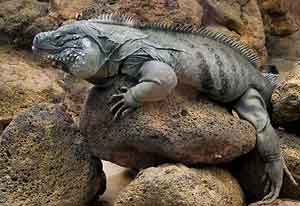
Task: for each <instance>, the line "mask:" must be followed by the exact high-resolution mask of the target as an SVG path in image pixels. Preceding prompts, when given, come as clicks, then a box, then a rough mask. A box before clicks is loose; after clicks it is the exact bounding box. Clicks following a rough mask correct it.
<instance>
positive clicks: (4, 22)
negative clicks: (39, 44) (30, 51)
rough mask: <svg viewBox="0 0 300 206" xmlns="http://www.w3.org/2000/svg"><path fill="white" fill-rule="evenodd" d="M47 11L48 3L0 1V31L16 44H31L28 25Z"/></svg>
mask: <svg viewBox="0 0 300 206" xmlns="http://www.w3.org/2000/svg"><path fill="white" fill-rule="evenodd" d="M47 13H48V3H46V2H41V1H33V0H3V1H0V32H3V33H5V34H7V35H8V36H9V37H10V39H11V40H13V41H14V42H15V43H17V44H18V45H22V46H23V45H28V44H31V38H32V31H30V25H32V24H33V23H34V22H35V20H37V19H38V18H40V17H43V16H46V15H47Z"/></svg>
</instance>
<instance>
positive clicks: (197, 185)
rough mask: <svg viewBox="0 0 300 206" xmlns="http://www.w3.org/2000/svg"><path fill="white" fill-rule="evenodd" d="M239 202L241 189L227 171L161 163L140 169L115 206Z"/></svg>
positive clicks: (225, 205)
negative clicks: (157, 165)
mask: <svg viewBox="0 0 300 206" xmlns="http://www.w3.org/2000/svg"><path fill="white" fill-rule="evenodd" d="M146 205H160V206H173V205H180V206H228V205H230V206H242V205H244V201H243V193H242V190H241V188H240V186H239V184H238V183H237V181H236V180H235V179H234V178H233V177H232V176H231V175H230V173H229V172H227V171H226V170H223V169H218V168H201V169H193V168H188V167H186V166H184V165H161V166H159V167H151V168H147V169H145V170H143V171H141V172H140V173H139V174H138V175H137V177H136V179H135V180H134V181H132V182H131V183H130V184H129V185H128V186H127V187H126V188H125V189H124V190H123V191H122V192H121V194H120V195H119V196H118V198H117V199H116V201H115V206H146Z"/></svg>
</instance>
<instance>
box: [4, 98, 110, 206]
mask: <svg viewBox="0 0 300 206" xmlns="http://www.w3.org/2000/svg"><path fill="white" fill-rule="evenodd" d="M83 140H84V138H83V137H82V135H81V134H80V133H79V131H78V130H77V129H76V128H75V127H74V126H73V121H72V119H71V118H70V117H69V116H68V115H67V114H66V113H65V111H64V110H63V108H62V107H60V106H58V105H52V104H40V105H37V106H34V107H32V108H30V109H28V110H26V111H25V112H24V113H20V114H19V115H18V116H17V117H16V118H15V119H14V120H13V121H12V122H11V123H10V125H9V126H8V127H7V128H6V129H5V131H4V132H3V134H2V136H1V137H0V163H1V164H0V197H1V198H0V204H1V205H3V206H12V205H14V206H18V205H20V206H21V205H45V206H50V205H64V206H81V205H85V204H86V203H87V202H89V201H91V200H92V199H94V198H95V197H96V196H97V194H102V193H103V192H104V190H105V181H106V180H105V174H104V173H103V171H102V163H101V161H100V160H98V159H96V158H94V157H92V156H91V154H90V152H89V150H88V147H87V145H86V143H85V142H84V141H83Z"/></svg>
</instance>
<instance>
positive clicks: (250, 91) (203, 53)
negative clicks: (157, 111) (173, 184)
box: [32, 15, 292, 203]
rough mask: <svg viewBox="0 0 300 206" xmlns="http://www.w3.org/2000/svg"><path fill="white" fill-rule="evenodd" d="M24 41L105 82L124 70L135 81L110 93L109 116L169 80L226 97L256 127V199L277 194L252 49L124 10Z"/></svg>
mask: <svg viewBox="0 0 300 206" xmlns="http://www.w3.org/2000/svg"><path fill="white" fill-rule="evenodd" d="M32 49H33V52H34V53H36V54H39V55H41V56H43V57H45V58H47V59H50V60H54V61H55V62H56V63H58V64H59V65H60V66H61V68H62V69H63V70H64V71H65V72H68V73H70V74H72V75H74V76H75V77H78V78H82V79H86V80H88V81H89V82H91V83H94V84H96V85H98V86H103V87H108V86H110V84H111V83H112V82H113V81H114V79H115V77H116V76H118V75H126V76H128V77H130V79H131V80H132V81H134V82H135V83H136V84H135V86H133V87H131V88H126V87H124V88H122V89H121V90H120V93H118V94H114V95H113V96H112V97H111V99H110V102H111V103H112V106H111V108H110V111H111V112H112V113H113V115H114V120H116V119H118V118H119V117H123V116H125V115H126V114H128V113H129V112H131V111H133V110H134V109H136V108H137V107H139V106H141V105H142V104H143V102H148V101H159V100H162V99H164V98H165V97H166V96H167V95H168V94H169V93H170V92H171V91H172V90H173V89H174V88H175V87H176V85H177V82H180V83H183V84H188V85H191V86H192V87H195V88H197V89H198V90H199V92H201V93H204V94H206V95H207V96H209V97H210V98H211V99H213V100H216V101H219V102H222V103H231V105H232V106H233V109H235V110H236V111H237V113H238V114H239V116H240V117H241V118H243V119H245V120H248V121H249V122H250V123H252V124H253V125H254V127H255V128H256V131H257V149H258V152H259V154H260V156H261V157H262V159H263V160H264V162H265V174H266V176H265V177H266V190H267V191H268V194H267V195H266V196H265V197H264V198H263V200H262V201H261V202H260V203H267V202H272V201H273V200H275V199H276V198H277V197H278V196H279V192H280V189H281V186H282V180H283V171H284V169H285V171H286V172H287V173H288V174H290V173H289V171H288V170H287V168H286V167H285V164H284V161H283V159H282V156H281V153H280V147H279V139H278V137H277V135H276V133H275V131H274V129H273V127H272V126H271V123H270V119H269V116H268V113H267V105H268V104H269V102H270V96H271V94H272V85H271V84H270V83H269V81H268V80H266V78H264V77H263V76H262V75H261V73H260V72H259V71H258V70H257V69H256V67H257V65H259V58H258V57H257V55H256V54H255V53H254V52H253V51H252V50H251V49H249V48H247V47H246V46H244V45H243V44H241V43H240V42H239V41H237V40H234V39H232V38H229V37H227V36H225V35H224V34H221V33H218V32H212V31H210V30H209V29H207V28H205V27H200V28H196V27H194V26H190V25H184V26H170V25H167V24H165V25H161V24H151V25H150V24H144V23H140V22H138V21H135V20H133V19H132V18H130V17H127V16H125V15H121V16H120V15H102V16H99V17H98V18H96V19H91V20H81V21H76V22H73V23H70V24H67V25H64V26H62V27H60V28H58V29H57V30H54V31H49V32H43V33H40V34H38V35H36V36H35V38H34V40H33V46H32ZM290 178H292V177H291V175H290Z"/></svg>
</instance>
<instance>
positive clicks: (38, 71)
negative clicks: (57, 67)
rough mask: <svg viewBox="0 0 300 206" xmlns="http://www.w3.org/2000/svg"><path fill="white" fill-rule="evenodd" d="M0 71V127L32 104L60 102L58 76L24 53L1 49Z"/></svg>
mask: <svg viewBox="0 0 300 206" xmlns="http://www.w3.org/2000/svg"><path fill="white" fill-rule="evenodd" d="M48 68H49V67H48ZM0 71H1V73H0V79H1V82H0V128H1V127H2V128H4V127H5V125H7V124H8V123H9V122H10V121H11V119H12V118H13V116H14V115H15V114H16V113H18V112H20V111H23V110H24V109H26V108H29V107H31V106H32V105H34V104H37V103H41V102H50V103H56V102H60V101H61V100H62V97H63V94H64V90H63V89H62V88H61V87H60V86H59V84H58V81H57V80H58V76H57V73H55V72H53V71H51V70H47V69H44V68H43V65H40V64H39V63H37V62H35V61H34V60H33V59H32V58H31V56H30V55H29V54H28V53H26V52H22V51H18V50H12V49H11V48H5V47H1V48H0Z"/></svg>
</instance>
